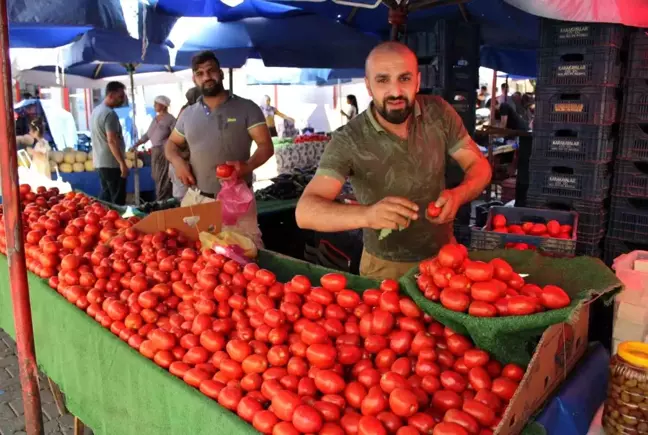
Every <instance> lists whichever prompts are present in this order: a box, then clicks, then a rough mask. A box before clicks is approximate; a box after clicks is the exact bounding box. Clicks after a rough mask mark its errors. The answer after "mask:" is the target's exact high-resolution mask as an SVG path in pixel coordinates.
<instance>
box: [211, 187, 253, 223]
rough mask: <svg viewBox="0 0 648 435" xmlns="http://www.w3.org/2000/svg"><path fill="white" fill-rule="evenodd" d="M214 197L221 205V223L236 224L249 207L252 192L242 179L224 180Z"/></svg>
mask: <svg viewBox="0 0 648 435" xmlns="http://www.w3.org/2000/svg"><path fill="white" fill-rule="evenodd" d="M221 183H222V187H221V190H220V192H218V195H217V197H216V199H218V200H219V201H220V202H221V204H222V206H223V223H224V224H225V225H236V223H237V222H238V220H239V219H240V218H241V217H243V216H244V215H245V214H246V213H247V211H248V210H249V209H250V204H252V201H254V194H253V193H252V191H251V190H250V188H249V187H248V186H247V184H245V181H243V180H224V181H222V182H221Z"/></svg>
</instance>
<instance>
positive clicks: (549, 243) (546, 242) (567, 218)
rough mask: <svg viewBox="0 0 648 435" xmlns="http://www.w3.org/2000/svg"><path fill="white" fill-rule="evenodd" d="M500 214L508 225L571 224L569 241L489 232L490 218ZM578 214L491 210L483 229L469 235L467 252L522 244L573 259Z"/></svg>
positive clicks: (504, 209) (509, 209) (505, 209)
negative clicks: (571, 229) (527, 223)
mask: <svg viewBox="0 0 648 435" xmlns="http://www.w3.org/2000/svg"><path fill="white" fill-rule="evenodd" d="M495 215H503V216H505V217H506V221H507V224H508V225H512V224H518V225H521V224H522V223H523V222H534V223H547V222H549V221H550V220H557V221H558V223H560V224H561V225H571V226H572V228H573V237H572V238H571V239H557V238H553V237H540V236H532V235H528V234H510V233H501V232H496V231H493V224H492V222H493V217H494V216H495ZM578 226H579V222H578V213H574V212H564V211H556V210H543V209H532V208H523V207H491V208H490V210H489V212H488V220H487V222H486V225H485V226H484V228H483V229H482V228H478V227H472V234H471V235H470V247H471V249H480V250H493V249H503V248H505V247H506V245H508V244H510V243H526V244H527V245H530V246H535V247H536V248H537V249H538V251H539V252H541V253H545V254H551V255H556V256H574V255H575V253H576V232H577V231H578Z"/></svg>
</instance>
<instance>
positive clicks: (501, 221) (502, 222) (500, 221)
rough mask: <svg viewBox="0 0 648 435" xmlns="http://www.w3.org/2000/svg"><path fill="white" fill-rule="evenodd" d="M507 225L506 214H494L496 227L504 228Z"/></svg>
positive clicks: (494, 225)
mask: <svg viewBox="0 0 648 435" xmlns="http://www.w3.org/2000/svg"><path fill="white" fill-rule="evenodd" d="M505 226H506V216H504V215H501V214H496V215H495V216H493V227H494V228H503V227H505Z"/></svg>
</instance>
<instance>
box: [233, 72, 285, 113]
mask: <svg viewBox="0 0 648 435" xmlns="http://www.w3.org/2000/svg"><path fill="white" fill-rule="evenodd" d="M229 91H230V97H231V96H233V95H234V68H230V69H229ZM276 104H277V102H276V101H275V105H276Z"/></svg>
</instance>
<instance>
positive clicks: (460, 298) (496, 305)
mask: <svg viewBox="0 0 648 435" xmlns="http://www.w3.org/2000/svg"><path fill="white" fill-rule="evenodd" d="M419 272H420V275H419V276H418V278H417V285H418V288H419V289H420V290H421V291H422V292H423V294H424V296H425V297H426V298H428V299H430V300H431V301H434V302H441V305H443V306H444V307H445V308H447V309H449V310H452V311H458V312H461V313H465V312H468V314H470V315H471V316H475V317H496V316H524V315H528V314H534V313H539V312H542V311H545V310H555V309H558V308H564V307H566V306H568V305H569V304H570V303H571V299H570V297H569V295H568V294H567V293H566V292H565V291H564V290H563V289H561V288H560V287H558V286H555V285H546V286H544V288H541V287H539V286H537V285H535V284H528V283H525V282H524V279H523V278H522V277H521V276H520V275H519V274H518V273H516V272H515V271H514V270H513V268H512V267H511V265H510V264H508V263H507V262H506V261H504V260H502V259H500V258H494V259H493V260H491V261H490V262H488V263H485V262H483V261H473V260H470V259H469V258H468V251H467V250H466V247H465V246H463V245H455V244H449V245H445V246H444V247H443V248H441V249H440V250H439V254H438V255H437V257H435V258H432V259H428V260H425V261H423V262H421V263H420V264H419Z"/></svg>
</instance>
